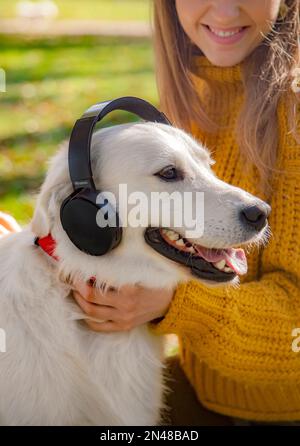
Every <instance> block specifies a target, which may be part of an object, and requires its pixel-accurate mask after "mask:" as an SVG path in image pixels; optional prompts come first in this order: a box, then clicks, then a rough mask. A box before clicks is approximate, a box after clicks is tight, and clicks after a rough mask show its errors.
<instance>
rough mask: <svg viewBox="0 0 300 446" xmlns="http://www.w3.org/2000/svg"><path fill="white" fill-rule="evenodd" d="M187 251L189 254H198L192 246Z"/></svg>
mask: <svg viewBox="0 0 300 446" xmlns="http://www.w3.org/2000/svg"><path fill="white" fill-rule="evenodd" d="M186 250H187V251H188V252H193V253H194V252H196V251H195V249H194V248H193V247H192V246H190V247H189V248H186Z"/></svg>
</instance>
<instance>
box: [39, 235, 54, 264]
mask: <svg viewBox="0 0 300 446" xmlns="http://www.w3.org/2000/svg"><path fill="white" fill-rule="evenodd" d="M34 243H35V244H36V245H37V246H39V247H40V248H42V250H43V251H45V252H46V253H47V254H48V255H49V256H50V257H52V258H53V259H54V260H58V257H57V256H55V255H54V254H53V252H54V250H55V247H56V241H55V240H54V238H53V237H52V235H51V234H48V235H46V237H42V238H40V237H36V238H35V240H34Z"/></svg>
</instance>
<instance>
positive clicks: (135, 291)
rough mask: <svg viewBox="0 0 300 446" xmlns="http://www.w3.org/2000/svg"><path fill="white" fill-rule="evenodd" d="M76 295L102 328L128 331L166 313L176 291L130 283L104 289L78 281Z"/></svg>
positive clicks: (94, 327) (92, 325)
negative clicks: (116, 287)
mask: <svg viewBox="0 0 300 446" xmlns="http://www.w3.org/2000/svg"><path fill="white" fill-rule="evenodd" d="M74 288H75V289H74V291H73V296H74V298H75V300H76V302H77V304H78V305H79V307H80V308H81V309H82V311H83V312H84V313H85V314H86V315H87V316H88V317H89V318H92V319H93V320H91V319H85V322H86V323H87V325H88V326H89V327H90V328H91V329H92V330H94V331H98V332H106V333H111V332H116V331H128V330H132V329H133V328H135V327H137V326H139V325H142V324H145V323H146V322H150V321H152V320H153V319H157V318H160V317H162V316H164V315H165V314H166V312H167V310H168V307H169V305H170V302H171V300H172V297H173V294H174V291H172V290H171V291H170V290H165V289H150V288H143V287H140V286H130V285H126V286H123V287H122V288H120V289H119V290H118V291H117V290H115V289H109V290H108V291H106V292H103V291H101V290H99V289H97V288H95V287H93V286H92V285H90V284H87V283H82V282H77V283H75V286H74Z"/></svg>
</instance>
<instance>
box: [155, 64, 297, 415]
mask: <svg viewBox="0 0 300 446" xmlns="http://www.w3.org/2000/svg"><path fill="white" fill-rule="evenodd" d="M196 65H197V66H198V68H199V73H200V70H201V77H200V75H199V76H197V75H195V76H194V82H195V85H196V88H197V91H198V92H199V96H200V99H201V101H202V103H203V104H204V107H205V109H206V110H207V111H208V113H209V116H211V117H212V118H215V119H216V118H217V119H218V120H219V122H220V121H221V124H222V125H223V126H224V128H222V129H221V130H219V131H218V132H217V133H215V134H211V133H205V132H203V131H201V130H200V129H199V128H197V127H195V128H194V131H193V133H194V136H195V137H196V138H197V139H199V140H200V141H201V142H203V143H204V144H206V145H207V147H208V148H209V149H210V150H211V152H212V157H213V158H214V159H215V160H216V164H215V165H214V166H213V169H214V171H215V172H216V174H217V175H218V176H219V178H221V179H222V180H224V181H226V182H228V183H231V184H233V185H235V186H238V187H240V188H242V189H245V190H247V191H248V192H250V193H252V194H254V195H256V196H259V197H260V198H264V197H263V196H262V195H261V194H260V193H259V191H258V190H257V184H258V176H257V172H256V169H255V168H253V169H252V171H251V172H249V174H247V175H246V174H245V169H244V166H243V163H242V160H241V158H240V155H239V149H238V146H237V144H236V141H235V136H234V126H235V122H236V119H237V116H238V112H239V110H240V107H241V105H242V101H243V82H242V76H241V66H240V65H236V66H234V67H228V68H219V67H215V66H213V65H211V64H210V62H209V61H208V60H207V59H206V58H204V57H203V56H200V57H198V58H197V64H196ZM211 80H213V82H214V83H213V85H214V91H215V93H216V94H215V95H214V96H213V97H212V96H211V95H210V94H209V90H208V85H209V83H210V81H211ZM299 115H300V113H299ZM278 122H279V146H278V152H277V153H278V156H277V167H278V168H279V169H284V171H285V173H282V172H281V173H276V174H275V175H274V178H273V189H274V191H273V194H272V197H271V199H270V201H269V203H270V204H271V206H272V213H271V216H270V218H269V223H270V227H271V230H272V234H273V236H272V237H271V240H270V242H269V244H268V245H267V246H266V247H264V248H260V249H258V248H257V249H254V250H253V251H251V253H250V254H249V255H248V256H247V257H248V266H249V270H248V273H247V274H246V275H245V276H243V277H242V278H241V285H240V286H239V288H233V287H228V286H226V287H225V286H220V287H214V288H208V287H206V286H205V285H202V284H201V283H199V282H198V281H191V282H189V283H186V284H181V285H180V286H179V287H178V288H177V290H176V293H175V296H174V298H173V300H172V303H171V305H170V308H169V311H168V313H167V314H166V316H165V317H164V319H162V321H161V322H159V323H157V324H154V323H153V324H150V326H151V329H152V331H153V332H154V333H157V334H166V333H176V334H177V335H178V337H179V343H180V359H181V364H182V367H183V369H184V371H185V373H186V375H187V377H188V379H189V380H190V382H191V383H192V385H193V387H194V389H195V391H196V393H197V395H198V398H199V400H200V401H201V402H202V404H203V405H204V406H206V407H207V408H208V409H211V410H215V411H216V412H219V413H222V414H225V415H229V416H234V417H239V418H244V419H249V420H261V421H280V420H282V421H283V420H285V421H292V420H300V352H299V353H295V352H294V351H293V350H292V341H293V340H294V338H293V337H292V330H293V329H294V328H296V327H300V147H299V144H297V142H296V140H295V139H294V137H293V135H292V134H291V133H290V132H289V131H288V123H287V107H286V106H285V102H284V100H283V99H282V101H281V102H280V103H279V106H278ZM299 344H300V343H299Z"/></svg>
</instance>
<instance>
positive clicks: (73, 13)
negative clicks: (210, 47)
mask: <svg viewBox="0 0 300 446" xmlns="http://www.w3.org/2000/svg"><path fill="white" fill-rule="evenodd" d="M18 1H19V0H1V1H0V18H11V17H15V16H16V4H17V3H18ZM149 1H150V0H55V3H56V4H57V6H58V7H59V15H58V18H59V19H71V18H72V19H98V20H138V21H148V20H149V7H150V6H149Z"/></svg>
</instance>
